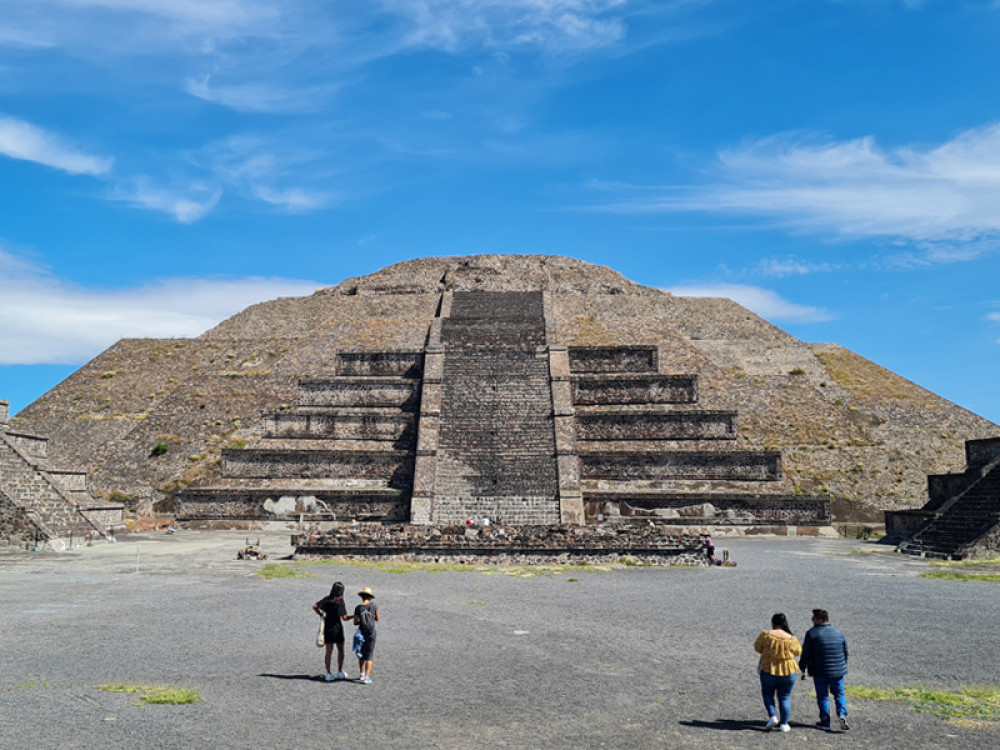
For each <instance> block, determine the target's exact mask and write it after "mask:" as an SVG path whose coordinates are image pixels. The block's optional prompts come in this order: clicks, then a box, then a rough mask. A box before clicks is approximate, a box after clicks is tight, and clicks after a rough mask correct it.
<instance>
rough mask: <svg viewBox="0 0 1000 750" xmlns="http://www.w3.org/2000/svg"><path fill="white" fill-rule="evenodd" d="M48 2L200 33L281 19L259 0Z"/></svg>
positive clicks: (70, 0)
mask: <svg viewBox="0 0 1000 750" xmlns="http://www.w3.org/2000/svg"><path fill="white" fill-rule="evenodd" d="M34 1H35V2H37V1H38V0H34ZM45 1H46V0H43V2H45ZM47 2H49V3H51V4H54V5H60V6H62V7H64V8H67V9H71V8H79V9H82V10H93V9H97V10H104V11H113V12H119V13H131V14H140V15H146V16H153V17H154V18H160V19H164V20H166V21H170V22H173V23H175V24H179V25H181V26H183V27H185V28H188V29H191V30H199V31H205V30H221V29H225V28H227V27H229V28H237V29H239V28H246V27H249V26H251V25H254V26H257V25H260V24H263V23H266V22H268V21H272V20H273V19H274V18H275V17H276V16H277V15H278V11H277V10H276V9H275V8H273V7H271V6H269V4H267V3H263V2H257V1H255V0H47Z"/></svg>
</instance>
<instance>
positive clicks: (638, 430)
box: [576, 409, 736, 440]
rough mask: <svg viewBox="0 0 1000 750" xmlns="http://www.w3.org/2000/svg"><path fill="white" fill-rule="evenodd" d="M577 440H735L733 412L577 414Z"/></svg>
mask: <svg viewBox="0 0 1000 750" xmlns="http://www.w3.org/2000/svg"><path fill="white" fill-rule="evenodd" d="M576 425H577V439H578V440H735V439H736V412H735V411H704V410H702V411H666V412H665V411H660V412H650V411H642V412H633V411H625V410H620V409H616V410H613V411H603V412H590V413H578V414H577V415H576Z"/></svg>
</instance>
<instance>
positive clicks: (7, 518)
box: [0, 492, 38, 547]
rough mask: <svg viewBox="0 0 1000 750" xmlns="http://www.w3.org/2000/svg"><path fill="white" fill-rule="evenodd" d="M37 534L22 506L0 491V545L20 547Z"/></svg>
mask: <svg viewBox="0 0 1000 750" xmlns="http://www.w3.org/2000/svg"><path fill="white" fill-rule="evenodd" d="M37 535H38V531H37V529H36V528H35V525H34V524H33V523H32V522H31V521H30V520H29V519H28V516H27V514H26V513H25V512H24V509H23V508H20V507H18V506H17V505H16V504H14V503H13V502H11V501H10V500H8V499H7V498H6V497H5V496H4V494H3V493H2V492H0V546H10V547H20V546H23V545H24V544H25V542H26V540H29V539H34V538H35V537H36V536H37Z"/></svg>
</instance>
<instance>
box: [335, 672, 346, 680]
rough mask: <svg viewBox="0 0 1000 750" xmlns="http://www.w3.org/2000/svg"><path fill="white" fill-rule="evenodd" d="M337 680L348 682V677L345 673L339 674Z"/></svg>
mask: <svg viewBox="0 0 1000 750" xmlns="http://www.w3.org/2000/svg"><path fill="white" fill-rule="evenodd" d="M337 679H338V680H346V679H347V675H346V674H344V673H343V672H337Z"/></svg>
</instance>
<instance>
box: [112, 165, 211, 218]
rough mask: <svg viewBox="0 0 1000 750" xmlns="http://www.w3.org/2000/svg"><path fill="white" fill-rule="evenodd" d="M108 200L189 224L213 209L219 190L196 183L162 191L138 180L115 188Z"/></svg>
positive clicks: (147, 180)
mask: <svg viewBox="0 0 1000 750" xmlns="http://www.w3.org/2000/svg"><path fill="white" fill-rule="evenodd" d="M109 197H110V198H111V199H112V200H118V201H123V202H125V203H128V204H130V205H132V206H136V207H138V208H148V209H151V210H153V211H162V212H164V213H167V214H170V215H171V216H173V217H174V218H175V219H176V220H177V221H179V222H180V223H181V224H191V223H193V222H195V221H198V219H200V218H202V217H203V216H205V214H207V213H208V212H210V211H211V210H212V209H213V208H215V205H216V204H217V203H218V202H219V199H220V198H221V197H222V190H221V189H220V188H218V187H214V186H210V185H205V184H202V183H197V182H196V183H192V184H191V185H188V186H186V187H184V188H181V189H172V188H164V187H160V186H158V185H156V184H154V183H153V182H152V180H150V179H149V178H148V177H141V176H140V177H136V178H134V179H132V180H129V181H128V182H124V183H121V184H120V185H117V186H116V187H115V189H114V190H113V191H112V192H111V194H110V196H109Z"/></svg>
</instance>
